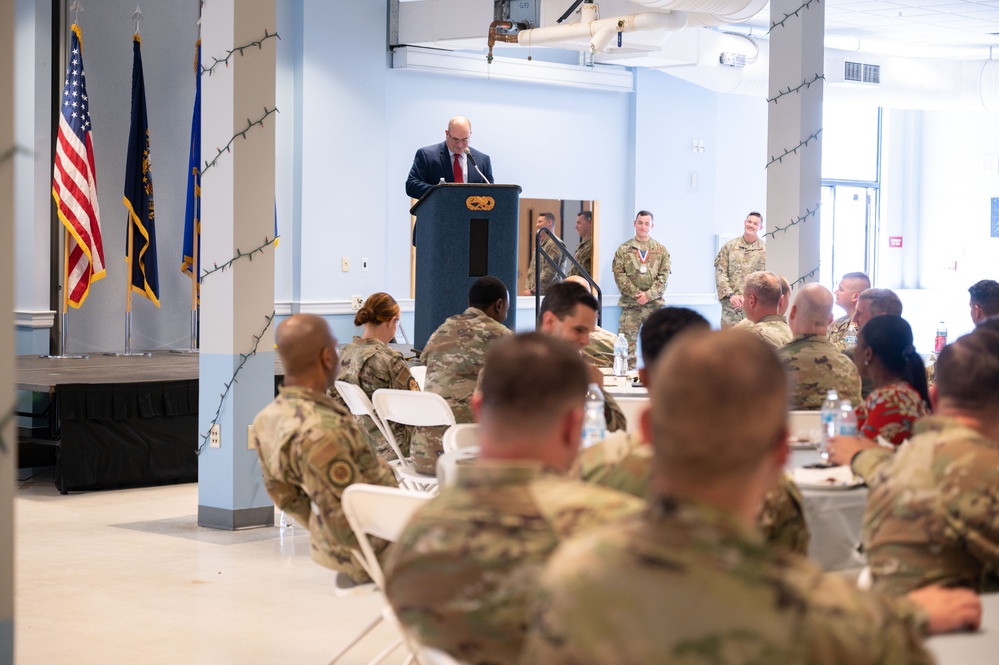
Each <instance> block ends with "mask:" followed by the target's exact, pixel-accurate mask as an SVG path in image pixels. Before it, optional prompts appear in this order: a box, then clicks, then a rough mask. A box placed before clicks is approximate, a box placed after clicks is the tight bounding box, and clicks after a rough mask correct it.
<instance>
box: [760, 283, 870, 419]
mask: <svg viewBox="0 0 999 665" xmlns="http://www.w3.org/2000/svg"><path fill="white" fill-rule="evenodd" d="M833 300H834V299H833V294H832V293H831V292H830V291H829V289H827V288H826V287H824V286H822V285H821V284H806V285H805V286H803V287H801V289H800V290H799V291H798V293H797V295H796V296H795V298H794V305H793V306H792V307H791V313H790V326H791V332H792V333H794V339H792V340H791V342H790V343H789V344H788V345H787V346H784V347H783V348H781V349H778V351H777V355H778V356H780V359H781V360H782V361H783V362H784V368H785V369H786V370H787V372H788V374H790V375H791V378H792V379H793V380H794V392H793V393H792V394H791V408H792V409H795V410H804V411H818V410H819V409H821V408H822V402H823V401H825V398H826V394H827V393H828V392H829V391H830V390H835V391H836V393H837V394H838V395H839V398H840V399H841V400H843V399H848V400H850V401H851V402H852V403H853V405H854V406H859V405H860V403H861V398H860V373H859V372H857V367H856V365H854V364H853V361H852V360H850V358H848V357H847V356H845V355H843V354H842V353H841V352H840V350H839V349H838V348H837V347H836V345H835V344H834V343H833V342H832V341H830V340H829V337H828V334H827V330H828V328H829V324H830V323H831V322H832V320H833V319H832V308H833Z"/></svg>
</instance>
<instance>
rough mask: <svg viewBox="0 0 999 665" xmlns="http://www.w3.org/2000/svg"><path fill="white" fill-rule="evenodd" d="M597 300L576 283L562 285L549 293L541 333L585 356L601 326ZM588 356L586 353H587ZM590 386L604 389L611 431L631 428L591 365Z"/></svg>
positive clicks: (560, 283) (541, 323) (606, 415)
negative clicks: (566, 343)
mask: <svg viewBox="0 0 999 665" xmlns="http://www.w3.org/2000/svg"><path fill="white" fill-rule="evenodd" d="M597 307H599V304H598V303H597V299H596V298H594V297H593V296H592V295H591V294H590V290H589V289H588V288H586V287H584V286H582V285H581V284H578V283H576V281H575V280H572V281H565V282H559V283H558V284H555V285H553V286H552V287H551V288H550V289H548V290H547V291H545V299H544V301H543V302H542V303H541V314H540V315H539V317H538V330H540V331H541V332H543V333H546V334H548V335H552V336H554V337H558V338H559V339H561V340H564V341H566V342H570V343H571V344H573V345H574V346H575V347H576V348H577V349H578V350H579V352H580V354H583V350H584V349H585V348H586V347H587V345H589V343H590V334H591V333H592V332H593V330H594V329H595V328H596V325H597ZM583 355H584V357H585V354H583ZM588 367H589V371H590V383H595V384H597V385H598V386H600V389H601V391H602V392H603V395H604V418H605V419H606V420H607V431H608V432H615V431H617V430H625V429H627V428H628V421H627V419H626V418H625V416H624V412H623V411H622V410H621V407H620V406H619V405H618V403H617V401H616V400H615V399H614V396H613V395H611V394H610V393H608V392H607V391H606V390H604V389H603V385H604V375H603V374H602V373H601V372H600V370H599V369H597V368H596V367H594V366H593V365H589V366H588Z"/></svg>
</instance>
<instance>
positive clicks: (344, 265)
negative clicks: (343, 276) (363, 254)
mask: <svg viewBox="0 0 999 665" xmlns="http://www.w3.org/2000/svg"><path fill="white" fill-rule="evenodd" d="M340 270H342V271H343V272H350V259H348V258H347V257H346V256H344V257H343V258H341V259H340Z"/></svg>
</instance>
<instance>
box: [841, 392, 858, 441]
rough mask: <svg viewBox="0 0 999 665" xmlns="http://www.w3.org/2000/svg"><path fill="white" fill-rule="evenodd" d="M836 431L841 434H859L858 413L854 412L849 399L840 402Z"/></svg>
mask: <svg viewBox="0 0 999 665" xmlns="http://www.w3.org/2000/svg"><path fill="white" fill-rule="evenodd" d="M836 433H837V434H838V435H839V436H857V414H856V413H854V412H853V404H851V403H850V400H848V399H845V400H843V401H842V402H840V403H839V417H838V418H836Z"/></svg>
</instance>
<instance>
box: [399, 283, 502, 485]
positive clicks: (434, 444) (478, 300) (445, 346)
mask: <svg viewBox="0 0 999 665" xmlns="http://www.w3.org/2000/svg"><path fill="white" fill-rule="evenodd" d="M509 308H510V295H509V293H508V291H507V288H506V285H504V284H503V282H501V281H500V280H499V279H497V278H495V277H493V276H491V275H487V276H486V277H480V278H479V279H477V280H476V281H475V283H474V284H472V288H471V289H469V291H468V309H466V310H465V311H464V312H462V313H461V314H456V315H454V316H452V317H450V318H448V319H447V320H446V321H445V322H444V323H442V324H441V325H440V327H439V328H437V330H435V331H434V334H433V335H431V336H430V339H429V340H427V343H426V345H425V346H424V347H423V353H422V354H421V355H420V360H421V361H422V362H423V363H424V364H425V365H426V366H427V381H426V389H427V390H428V391H430V392H432V393H437V394H438V395H440V396H441V397H443V398H444V399H445V401H447V403H448V404H449V405H450V406H451V411H452V412H453V413H454V420H455V422H458V423H470V422H474V419H473V417H472V407H471V400H472V393H474V392H475V385H476V382H477V381H478V378H479V371H480V370H481V369H482V365H483V364H484V363H485V359H486V350H487V349H488V348H489V346H490V345H491V344H492V343H493V342H495V341H496V340H498V339H502V338H503V337H506V336H508V335H512V334H513V333H512V332H511V331H510V329H509V328H507V327H506V326H504V325H503V322H504V321H506V315H507V311H508V310H509ZM444 429H445V428H436V427H433V428H431V427H428V428H421V429H420V430H419V431H417V432H416V433H415V434H414V436H413V448H412V456H413V465H414V466H415V468H416V469H417V471H419V472H421V473H434V472H435V470H436V466H437V458H438V457H439V456H440V455H441V453H442V452H444V449H443V447H442V445H441V437H442V436H443V434H444V432H443V430H444Z"/></svg>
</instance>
